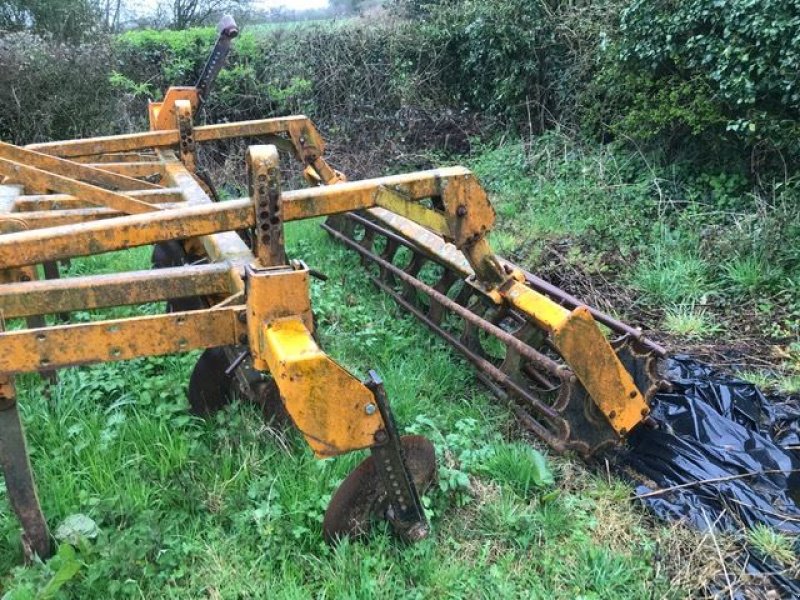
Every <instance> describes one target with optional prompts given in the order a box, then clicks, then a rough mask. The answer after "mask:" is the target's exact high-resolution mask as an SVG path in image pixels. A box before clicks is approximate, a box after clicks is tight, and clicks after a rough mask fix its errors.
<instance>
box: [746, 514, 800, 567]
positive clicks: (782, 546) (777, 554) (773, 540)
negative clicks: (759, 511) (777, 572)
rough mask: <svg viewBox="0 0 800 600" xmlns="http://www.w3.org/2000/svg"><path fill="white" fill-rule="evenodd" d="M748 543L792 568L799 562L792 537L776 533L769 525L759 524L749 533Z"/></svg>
mask: <svg viewBox="0 0 800 600" xmlns="http://www.w3.org/2000/svg"><path fill="white" fill-rule="evenodd" d="M747 541H748V542H749V543H750V544H751V545H752V546H753V547H754V548H755V549H756V550H758V551H759V552H761V553H762V554H764V555H766V556H768V557H769V558H772V559H774V560H777V561H778V562H780V563H782V564H784V565H786V566H791V565H793V564H794V563H795V561H796V560H797V552H796V551H795V547H794V546H795V544H794V541H793V540H792V538H791V537H789V536H788V535H786V534H783V533H780V532H778V531H775V530H774V529H772V528H771V527H769V526H768V525H762V524H760V523H759V524H758V525H756V526H755V527H753V528H752V529H751V530H750V531H748V532H747Z"/></svg>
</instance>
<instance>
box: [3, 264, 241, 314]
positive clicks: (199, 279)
mask: <svg viewBox="0 0 800 600" xmlns="http://www.w3.org/2000/svg"><path fill="white" fill-rule="evenodd" d="M235 268H236V267H232V266H231V265H230V264H229V263H212V264H208V265H194V266H190V265H187V266H183V267H172V268H164V269H156V270H149V271H133V272H128V273H113V274H109V275H89V276H84V277H70V278H69V279H58V280H50V281H28V282H22V283H9V284H6V285H0V314H2V315H3V317H5V318H6V319H14V318H19V317H29V316H32V315H48V314H57V313H62V312H70V311H75V310H93V309H97V308H109V307H112V306H128V305H134V304H145V303H148V302H158V301H161V300H169V299H174V298H188V297H192V296H217V295H224V296H227V295H230V294H234V293H236V292H237V291H238V290H237V287H236V285H235V284H234V283H233V281H234V279H233V276H232V274H231V269H235Z"/></svg>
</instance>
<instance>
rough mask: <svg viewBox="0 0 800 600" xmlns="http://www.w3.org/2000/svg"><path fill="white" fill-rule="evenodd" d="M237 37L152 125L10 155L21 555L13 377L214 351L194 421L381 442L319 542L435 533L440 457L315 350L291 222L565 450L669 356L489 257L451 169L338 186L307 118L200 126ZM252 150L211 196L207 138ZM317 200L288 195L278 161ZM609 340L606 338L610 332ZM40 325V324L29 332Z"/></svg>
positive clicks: (29, 542)
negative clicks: (321, 230)
mask: <svg viewBox="0 0 800 600" xmlns="http://www.w3.org/2000/svg"><path fill="white" fill-rule="evenodd" d="M235 35H236V28H235V24H234V23H233V22H232V21H231V20H225V21H223V23H222V25H221V35H220V38H219V40H218V42H217V46H216V47H215V49H214V53H213V54H212V57H211V59H210V60H209V62H208V64H207V66H206V69H205V70H204V73H203V76H202V77H201V79H200V82H199V83H198V84H197V85H196V86H194V87H183V88H170V89H169V90H168V91H167V92H166V94H165V96H164V100H163V101H162V102H159V103H153V104H151V107H150V114H149V117H150V130H149V131H146V132H141V133H134V134H129V135H120V136H111V137H103V138H93V139H81V140H72V141H61V142H52V143H44V144H34V145H30V146H27V147H25V148H22V147H17V146H13V145H10V144H5V143H0V276H1V277H2V285H0V311H2V317H3V318H2V324H3V330H2V332H0V462H2V467H3V473H4V476H5V482H6V486H7V489H8V498H9V500H10V503H11V505H12V507H13V509H14V510H15V512H16V513H17V516H18V517H19V520H20V522H21V524H22V528H23V531H24V533H23V545H24V549H25V551H26V553H27V554H28V555H31V554H33V553H36V554H38V555H40V556H47V555H48V554H49V552H50V537H49V533H48V528H47V525H46V521H45V519H44V516H43V514H42V511H41V509H40V507H39V502H38V499H37V494H36V488H35V485H34V480H33V475H32V471H31V467H30V464H29V460H28V457H27V451H26V445H25V437H24V431H23V428H22V425H21V423H20V417H19V413H18V410H17V404H16V394H15V386H14V377H15V376H16V375H17V374H20V373H26V372H40V373H42V374H45V375H47V376H50V377H54V376H55V375H54V373H55V372H56V371H57V370H58V369H61V368H64V367H70V366H76V365H83V364H89V363H97V362H106V361H119V360H126V359H132V358H135V357H141V356H152V355H160V354H168V353H176V352H185V351H190V350H194V349H203V350H204V352H203V354H202V355H201V357H200V359H199V361H198V363H197V365H196V367H195V370H194V372H193V374H192V377H191V380H190V385H189V402H190V405H191V407H192V409H193V410H194V411H195V412H196V413H199V414H207V413H209V412H211V411H213V410H216V409H218V408H219V407H221V406H222V405H223V404H224V403H225V401H226V398H227V396H228V395H229V394H230V393H231V392H232V391H235V392H236V393H238V394H239V395H241V396H242V397H244V398H247V399H249V400H251V401H253V402H256V403H258V404H260V405H262V406H263V407H264V411H265V413H267V414H268V415H273V414H278V413H284V412H285V414H288V417H289V418H290V419H291V422H292V423H293V424H294V425H295V426H296V427H297V428H298V430H299V431H300V432H301V433H302V435H303V436H304V438H305V440H306V441H307V443H308V444H309V446H310V447H311V448H312V450H313V451H314V453H315V454H316V455H317V456H320V457H328V456H335V455H339V454H342V453H346V452H350V451H354V450H359V449H365V448H369V449H370V450H371V456H370V457H369V458H367V459H366V460H365V461H364V462H363V463H362V464H361V465H360V466H359V467H358V468H357V469H356V470H355V471H354V472H353V473H352V474H351V475H350V476H349V477H348V478H347V479H346V480H345V482H344V483H343V484H342V486H341V487H340V489H339V490H338V491H337V493H336V494H335V495H334V497H333V499H332V501H331V505H330V507H329V509H328V512H327V513H326V517H325V521H324V524H323V529H324V533H325V536H326V537H327V538H328V539H330V540H334V539H336V538H337V537H339V536H343V535H361V534H363V533H365V532H366V531H367V530H368V527H369V525H370V523H371V522H372V521H373V520H374V519H376V518H382V519H386V520H388V521H389V522H390V523H391V524H392V526H393V528H394V530H395V531H396V532H397V533H398V534H399V535H400V536H401V537H403V538H404V539H406V540H409V541H415V540H418V539H421V538H423V537H425V536H426V535H427V532H428V526H427V523H426V520H425V516H424V512H423V510H422V507H421V504H420V499H419V494H420V493H421V492H422V491H423V490H424V489H425V487H426V486H428V485H429V484H430V483H431V482H432V481H433V479H434V477H435V473H436V467H435V454H434V449H433V447H432V445H431V444H430V442H428V441H427V440H425V439H424V438H421V437H419V436H400V435H399V432H398V428H397V426H396V425H395V423H394V420H393V417H392V412H391V408H390V405H389V401H388V398H387V390H385V389H384V387H383V384H382V382H381V380H380V378H379V376H378V375H377V374H376V373H374V372H370V375H369V377H368V379H367V380H366V381H364V382H362V381H360V380H358V379H357V378H356V377H354V376H353V375H352V374H350V373H349V372H347V371H346V370H345V369H343V368H342V367H341V366H339V365H338V364H337V363H336V362H334V361H333V360H332V359H331V358H329V357H328V356H327V355H326V354H325V353H324V352H323V351H322V350H321V349H320V348H319V346H318V344H317V341H316V338H315V324H314V319H313V313H312V307H311V303H310V299H309V278H310V277H312V276H318V275H319V274H318V273H316V272H315V271H314V270H312V269H309V267H308V266H306V265H305V264H304V263H303V262H302V261H301V260H290V259H289V258H288V257H287V256H286V252H285V249H284V243H283V239H284V236H283V228H284V223H286V222H290V221H295V220H299V219H308V218H314V217H321V216H329V219H328V221H327V222H326V223H325V225H324V227H325V229H326V230H327V231H328V232H329V233H330V235H331V236H332V237H333V238H334V239H336V240H338V241H340V242H341V243H343V244H345V245H347V246H348V247H350V248H351V249H353V250H354V251H356V252H357V253H358V254H359V256H360V257H361V260H362V262H363V263H364V265H365V266H366V267H367V268H368V269H369V270H370V272H371V274H372V276H373V279H374V281H375V283H376V285H377V286H378V287H379V288H380V289H381V290H383V291H385V292H386V293H388V294H390V295H391V296H392V297H393V298H394V299H395V300H396V301H397V302H398V304H399V305H400V306H402V307H403V308H404V309H406V310H408V311H409V312H411V313H412V314H414V315H415V316H416V317H418V318H419V319H420V320H421V321H422V322H423V323H425V325H427V326H428V327H429V328H431V329H432V330H433V331H435V332H436V333H437V334H438V335H440V336H442V337H443V338H444V339H445V340H446V341H448V342H449V343H450V344H451V345H452V346H453V347H454V348H455V349H457V350H458V351H459V352H461V353H462V354H463V355H464V356H465V357H466V359H467V360H469V361H470V362H471V363H472V364H473V365H474V366H475V367H476V369H477V372H478V374H479V377H480V378H481V379H482V380H483V381H484V382H485V383H486V384H487V385H488V386H489V387H490V389H491V390H492V391H493V392H494V393H495V394H496V395H498V396H499V397H501V398H503V399H506V400H508V401H509V404H510V406H512V407H513V410H514V411H515V412H516V414H517V416H518V417H519V419H520V421H521V422H522V424H523V425H524V426H525V427H527V428H528V429H530V430H531V431H532V432H533V433H534V434H536V435H537V436H539V437H540V438H542V439H543V440H544V441H546V442H547V443H548V444H550V445H551V446H552V447H553V448H554V449H555V450H557V451H566V450H573V451H577V452H578V453H580V454H582V455H585V456H589V455H591V454H593V453H596V452H598V451H599V450H602V449H603V448H606V447H608V446H610V445H613V444H616V443H618V442H619V441H620V440H621V439H624V437H625V436H626V434H627V433H628V432H630V431H631V430H632V429H633V428H634V427H636V426H637V425H638V424H640V423H641V422H642V421H643V420H645V419H646V418H647V415H648V412H649V408H648V401H649V399H650V398H651V397H652V395H653V394H654V393H655V391H656V389H657V387H658V377H657V369H656V367H657V364H656V363H657V362H658V359H659V358H660V357H661V356H662V355H663V350H662V349H661V348H659V347H658V346H657V345H655V344H653V343H652V342H649V341H648V340H646V339H644V338H643V337H642V336H641V334H640V333H639V332H638V331H637V330H634V329H632V328H630V327H628V326H626V325H624V324H622V323H619V322H618V321H616V320H614V319H613V318H611V317H609V316H607V315H604V314H601V313H599V312H597V311H594V310H592V309H590V308H587V307H585V306H583V305H581V303H580V302H579V301H578V300H576V299H575V298H572V297H571V296H569V295H567V294H565V293H564V292H562V291H561V290H558V289H557V288H554V287H552V286H550V285H548V284H547V283H546V282H544V281H542V280H540V279H538V278H537V277H535V276H534V275H532V274H530V273H526V272H525V271H523V270H521V269H519V268H517V267H516V266H514V265H513V264H511V263H509V262H507V261H504V260H502V259H501V258H499V257H497V256H495V254H494V253H493V252H492V250H491V248H490V246H489V243H488V241H487V235H488V234H489V232H490V231H491V229H492V227H493V224H494V219H495V215H494V211H493V210H492V207H491V205H490V204H489V201H488V198H487V195H486V193H485V192H484V190H483V189H482V188H481V186H480V184H479V183H478V181H477V180H476V178H475V177H474V176H473V175H472V174H471V173H470V172H469V171H468V170H466V169H464V168H460V167H455V168H446V169H436V170H431V171H423V172H416V173H409V174H404V175H396V176H389V177H380V178H376V179H369V180H364V181H351V182H348V181H346V180H345V177H344V176H343V175H342V174H341V173H338V172H337V171H335V170H334V169H332V168H331V167H330V166H329V165H328V164H327V162H326V161H325V159H324V157H323V153H324V145H323V141H322V139H321V137H320V135H319V133H318V132H317V130H316V129H315V127H314V125H313V124H312V123H311V122H310V121H309V120H308V119H307V118H305V117H302V116H294V117H285V118H278V119H265V120H259V121H249V122H240V123H225V124H220V125H206V126H197V127H196V126H194V124H193V120H194V116H195V114H196V112H197V110H198V107H199V106H200V105H201V104H202V102H203V101H204V99H205V98H206V97H207V94H208V92H209V89H210V86H211V82H212V81H213V79H214V76H215V75H216V73H217V72H218V71H219V69H220V68H221V65H222V62H223V60H224V57H225V54H226V53H227V50H228V48H229V46H230V41H231V39H232V38H233V37H235ZM235 138H248V139H257V140H259V142H260V143H261V144H262V145H254V146H250V147H249V148H248V150H247V153H246V157H245V161H246V165H247V171H248V177H249V197H246V198H241V199H234V200H229V201H217V200H218V198H217V197H216V193H215V191H214V186H213V183H212V182H211V181H210V179H209V177H208V176H207V175H205V174H204V173H203V172H202V171H199V170H198V168H197V152H198V151H199V149H200V147H201V146H202V144H203V143H206V142H214V141H219V140H231V139H235ZM279 149H280V150H286V151H288V152H289V153H291V154H293V155H294V156H295V157H296V158H297V159H299V161H300V162H301V164H302V166H303V173H304V175H305V178H306V180H307V181H308V182H309V183H310V184H311V185H310V187H308V188H304V189H299V190H284V189H282V187H281V177H280V169H279V166H280V165H279V154H278V150H279ZM148 245H153V246H154V251H153V262H154V266H155V267H157V268H156V269H153V270H148V271H138V272H125V273H116V274H106V275H89V276H78V277H66V278H59V275H60V266H59V265H62V266H63V264H65V262H66V261H69V260H70V259H73V258H77V257H83V256H89V255H94V254H101V253H105V252H111V251H118V250H124V249H128V248H133V247H140V246H148ZM154 302H165V303H166V311H165V312H163V313H161V314H155V315H148V316H138V317H129V318H116V319H106V320H95V321H90V322H81V323H70V322H69V314H70V312H73V311H86V310H95V309H103V308H108V307H116V306H128V305H138V304H146V303H154ZM601 324H602V325H603V326H605V328H606V329H607V330H608V331H609V332H610V334H611V335H610V338H607V337H606V335H605V334H604V333H603V332H602V330H601V327H600V325H601ZM23 325H26V327H23Z"/></svg>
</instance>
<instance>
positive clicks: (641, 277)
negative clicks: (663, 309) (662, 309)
mask: <svg viewBox="0 0 800 600" xmlns="http://www.w3.org/2000/svg"><path fill="white" fill-rule="evenodd" d="M707 268H708V267H707V264H706V263H705V261H703V260H702V259H700V258H698V257H695V256H682V255H679V254H669V255H667V254H661V253H658V254H657V255H656V256H655V258H654V260H652V261H651V260H643V261H641V262H640V263H639V265H638V266H637V267H636V270H635V271H634V272H633V276H632V281H633V283H634V285H636V286H637V287H638V288H639V289H641V290H642V291H643V292H644V293H645V294H646V295H647V296H648V298H649V299H650V300H651V301H652V302H655V303H661V304H675V303H685V302H695V301H697V300H700V298H702V297H703V296H704V295H705V294H707V293H709V284H708V279H707Z"/></svg>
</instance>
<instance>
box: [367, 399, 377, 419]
mask: <svg viewBox="0 0 800 600" xmlns="http://www.w3.org/2000/svg"><path fill="white" fill-rule="evenodd" d="M377 409H378V407H377V406H375V405H374V404H373V403H372V402H370V403H368V404H367V405H366V406H365V407H364V412H365V413H367V415H369V416H372V415H374V414H375V411H376V410H377Z"/></svg>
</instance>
